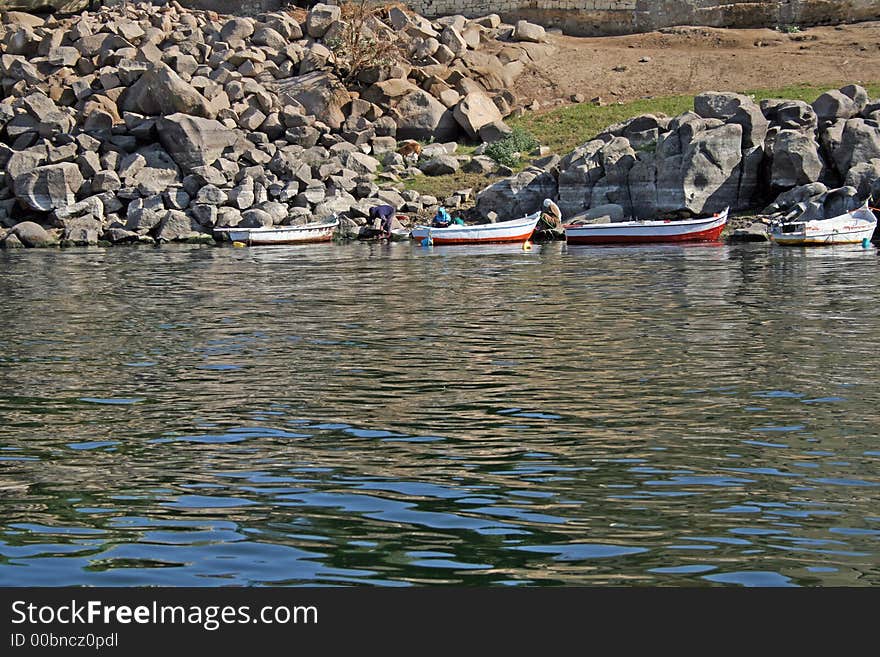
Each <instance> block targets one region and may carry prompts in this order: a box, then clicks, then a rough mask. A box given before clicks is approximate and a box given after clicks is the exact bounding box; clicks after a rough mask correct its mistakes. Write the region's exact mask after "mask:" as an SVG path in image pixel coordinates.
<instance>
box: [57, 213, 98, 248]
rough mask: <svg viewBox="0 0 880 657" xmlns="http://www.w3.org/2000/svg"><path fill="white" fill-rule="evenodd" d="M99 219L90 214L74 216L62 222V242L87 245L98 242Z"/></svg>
mask: <svg viewBox="0 0 880 657" xmlns="http://www.w3.org/2000/svg"><path fill="white" fill-rule="evenodd" d="M101 230H102V226H101V221H100V220H99V219H97V218H95V217H93V216H91V215H87V216H85V217H75V218H72V219H69V220H67V221H65V222H64V233H63V236H62V240H63V241H62V243H67V244H74V245H76V246H87V245H92V244H97V243H98V238H99V237H100V235H101Z"/></svg>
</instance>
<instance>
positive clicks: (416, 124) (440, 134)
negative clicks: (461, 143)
mask: <svg viewBox="0 0 880 657" xmlns="http://www.w3.org/2000/svg"><path fill="white" fill-rule="evenodd" d="M395 111H396V113H397V138H398V139H417V140H425V141H427V140H430V139H434V140H435V141H450V140H454V139H455V138H456V136H457V135H458V133H459V126H458V123H457V122H456V120H455V117H454V116H453V114H452V112H451V111H450V110H448V109H447V108H446V107H445V106H444V105H443V103H441V102H440V101H439V100H437V99H436V98H434V97H433V96H432V95H431V94H429V93H427V92H426V91H422V90H421V89H416V90H414V91H411V92H409V93H407V94H406V95H405V96H403V97H402V98H401V99H400V100H399V101H398V102H397V104H396V107H395Z"/></svg>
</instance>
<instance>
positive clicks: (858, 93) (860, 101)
mask: <svg viewBox="0 0 880 657" xmlns="http://www.w3.org/2000/svg"><path fill="white" fill-rule="evenodd" d="M840 93H842V94H843V95H844V96H847V97H848V98H850V99H851V100H852V101H853V105H855V108H856V114H858V113H859V112H861V111H862V110H863V109H865V106H866V105H867V104H868V92H867V90H866V89H865V88H864V87H862V86H860V85H858V84H848V85H846V86H845V87H841V88H840Z"/></svg>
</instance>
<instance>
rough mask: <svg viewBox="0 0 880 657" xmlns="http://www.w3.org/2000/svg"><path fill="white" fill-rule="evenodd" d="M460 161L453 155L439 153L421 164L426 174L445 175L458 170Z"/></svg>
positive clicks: (420, 166)
mask: <svg viewBox="0 0 880 657" xmlns="http://www.w3.org/2000/svg"><path fill="white" fill-rule="evenodd" d="M458 168H459V162H458V160H457V159H456V158H454V157H453V156H452V155H438V156H437V157H434V158H432V159H430V160H428V161H426V162H423V163H422V164H420V165H419V169H421V171H422V173H424V174H425V175H426V176H444V175H447V174H450V173H455V172H456V171H458Z"/></svg>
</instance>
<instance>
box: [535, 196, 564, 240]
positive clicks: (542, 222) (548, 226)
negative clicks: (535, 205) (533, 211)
mask: <svg viewBox="0 0 880 657" xmlns="http://www.w3.org/2000/svg"><path fill="white" fill-rule="evenodd" d="M535 232H536V234H538V235H541V236H543V237H544V238H545V239H560V238H562V237H564V235H565V229H564V228H563V227H562V211H561V210H560V209H559V206H558V205H556V204H555V203H554V202H553V201H551V200H550V199H549V198H547V199H544V207H543V208H541V218H540V219H538V225H537V226H536V227H535Z"/></svg>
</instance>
